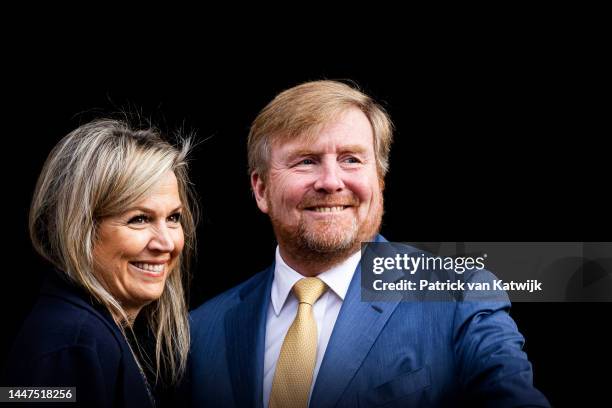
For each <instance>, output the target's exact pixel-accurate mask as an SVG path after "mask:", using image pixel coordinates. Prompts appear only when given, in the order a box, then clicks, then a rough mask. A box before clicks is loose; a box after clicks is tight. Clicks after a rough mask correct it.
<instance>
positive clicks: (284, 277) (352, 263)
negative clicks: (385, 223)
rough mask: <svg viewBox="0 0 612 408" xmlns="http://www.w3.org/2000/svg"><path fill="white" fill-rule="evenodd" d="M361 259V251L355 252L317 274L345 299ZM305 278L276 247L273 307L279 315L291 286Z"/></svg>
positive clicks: (272, 295)
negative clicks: (285, 259) (288, 263)
mask: <svg viewBox="0 0 612 408" xmlns="http://www.w3.org/2000/svg"><path fill="white" fill-rule="evenodd" d="M360 259H361V251H357V252H355V253H354V254H353V255H351V256H350V257H348V258H347V259H346V260H344V261H343V262H341V263H340V264H338V265H336V266H334V267H333V268H331V269H328V270H327V271H325V272H322V273H320V274H319V275H317V278H319V279H321V280H322V281H323V282H325V284H326V285H327V286H328V287H329V288H330V289H331V290H332V292H333V293H335V294H336V296H338V297H339V298H340V299H341V300H344V297H345V296H346V292H347V291H348V287H349V285H350V284H351V279H353V274H354V273H355V269H357V264H359V260H360ZM302 278H304V276H303V275H300V273H299V272H297V271H295V270H294V269H292V268H291V267H290V266H289V265H287V264H286V263H285V261H284V260H283V257H282V256H281V255H280V250H279V247H278V246H277V247H276V262H275V266H274V282H273V283H272V291H271V297H272V307H273V308H274V313H275V314H276V315H277V316H278V315H279V314H280V312H281V310H282V308H283V306H284V305H285V302H286V301H287V298H288V297H289V293H291V288H293V285H295V283H296V282H297V281H299V280H300V279H302Z"/></svg>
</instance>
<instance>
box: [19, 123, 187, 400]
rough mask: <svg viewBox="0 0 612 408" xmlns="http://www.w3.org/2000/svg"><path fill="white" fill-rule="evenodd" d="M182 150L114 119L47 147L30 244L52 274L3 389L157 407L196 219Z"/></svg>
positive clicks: (182, 335)
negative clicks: (62, 391) (65, 392)
mask: <svg viewBox="0 0 612 408" xmlns="http://www.w3.org/2000/svg"><path fill="white" fill-rule="evenodd" d="M189 149H190V143H189V140H186V141H184V142H183V143H182V146H180V147H175V146H173V145H171V144H169V143H168V142H166V141H164V140H163V139H162V138H161V136H160V134H159V133H158V132H157V131H156V130H154V129H147V130H133V129H131V128H130V127H129V126H128V125H127V124H126V123H124V122H121V121H114V120H98V121H94V122H91V123H88V124H86V125H83V126H81V127H79V128H78V129H76V130H74V131H73V132H71V133H70V134H68V135H67V136H66V137H64V138H63V139H62V140H61V141H60V142H59V143H58V144H57V146H56V147H55V148H54V149H53V151H52V152H51V153H50V155H49V157H48V158H47V161H46V163H45V165H44V167H43V170H42V173H41V175H40V177H39V179H38V183H37V186H36V190H35V192H34V197H33V200H32V206H31V209H30V236H31V239H32V242H33V244H34V247H35V248H36V250H37V251H38V252H39V253H40V254H41V255H42V256H43V257H44V258H46V259H47V260H48V261H49V262H50V263H51V264H52V265H53V266H54V267H55V271H54V273H50V274H49V275H50V276H49V278H48V280H47V282H46V283H45V285H44V287H43V290H42V293H41V296H40V299H39V301H38V303H37V304H36V306H35V307H34V309H33V311H32V313H31V314H30V316H29V317H28V319H27V321H26V322H25V325H24V327H23V328H22V331H21V333H20V334H19V336H18V338H17V340H16V345H15V348H14V350H13V353H11V357H10V361H9V364H8V367H7V375H8V377H9V382H10V385H13V386H64V387H68V386H70V387H73V386H76V399H77V402H78V403H79V405H84V406H136V407H140V406H152V405H155V398H154V396H153V389H154V387H155V386H156V385H157V386H159V384H162V383H163V384H166V385H171V384H176V383H177V382H178V381H179V379H180V378H181V375H182V374H183V372H184V370H185V365H186V360H187V353H188V348H189V328H188V321H187V307H186V303H185V294H184V289H183V281H184V279H185V277H186V276H187V267H188V265H187V262H188V260H189V258H190V255H191V253H192V251H193V248H194V238H195V236H194V233H195V223H196V222H195V217H194V215H195V214H196V209H195V201H194V199H193V193H192V191H191V189H190V183H189V181H188V177H187V162H186V155H187V153H188V151H189ZM135 322H138V323H137V324H135ZM137 327H140V328H141V329H138V328H137ZM148 345H150V347H147V346H148ZM147 349H151V351H150V352H147ZM147 377H148V378H147Z"/></svg>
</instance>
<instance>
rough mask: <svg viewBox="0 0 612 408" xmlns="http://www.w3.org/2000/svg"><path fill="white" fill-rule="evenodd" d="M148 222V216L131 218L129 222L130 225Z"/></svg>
mask: <svg viewBox="0 0 612 408" xmlns="http://www.w3.org/2000/svg"><path fill="white" fill-rule="evenodd" d="M148 220H149V219H148V218H147V216H146V215H137V216H135V217H132V218H130V220H129V221H128V224H144V223H145V222H147V221H148Z"/></svg>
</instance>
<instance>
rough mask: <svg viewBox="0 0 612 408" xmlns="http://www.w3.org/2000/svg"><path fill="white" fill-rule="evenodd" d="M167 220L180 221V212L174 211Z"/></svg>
mask: <svg viewBox="0 0 612 408" xmlns="http://www.w3.org/2000/svg"><path fill="white" fill-rule="evenodd" d="M168 221H170V222H177V223H178V222H180V221H181V214H180V213H175V214H172V215H171V216H169V217H168Z"/></svg>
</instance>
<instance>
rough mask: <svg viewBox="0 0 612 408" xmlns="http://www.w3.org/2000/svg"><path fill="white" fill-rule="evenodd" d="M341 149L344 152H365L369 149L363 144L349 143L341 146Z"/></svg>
mask: <svg viewBox="0 0 612 408" xmlns="http://www.w3.org/2000/svg"><path fill="white" fill-rule="evenodd" d="M340 151H341V152H342V153H365V152H366V151H367V149H366V148H365V146H362V145H347V146H341V148H340Z"/></svg>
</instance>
